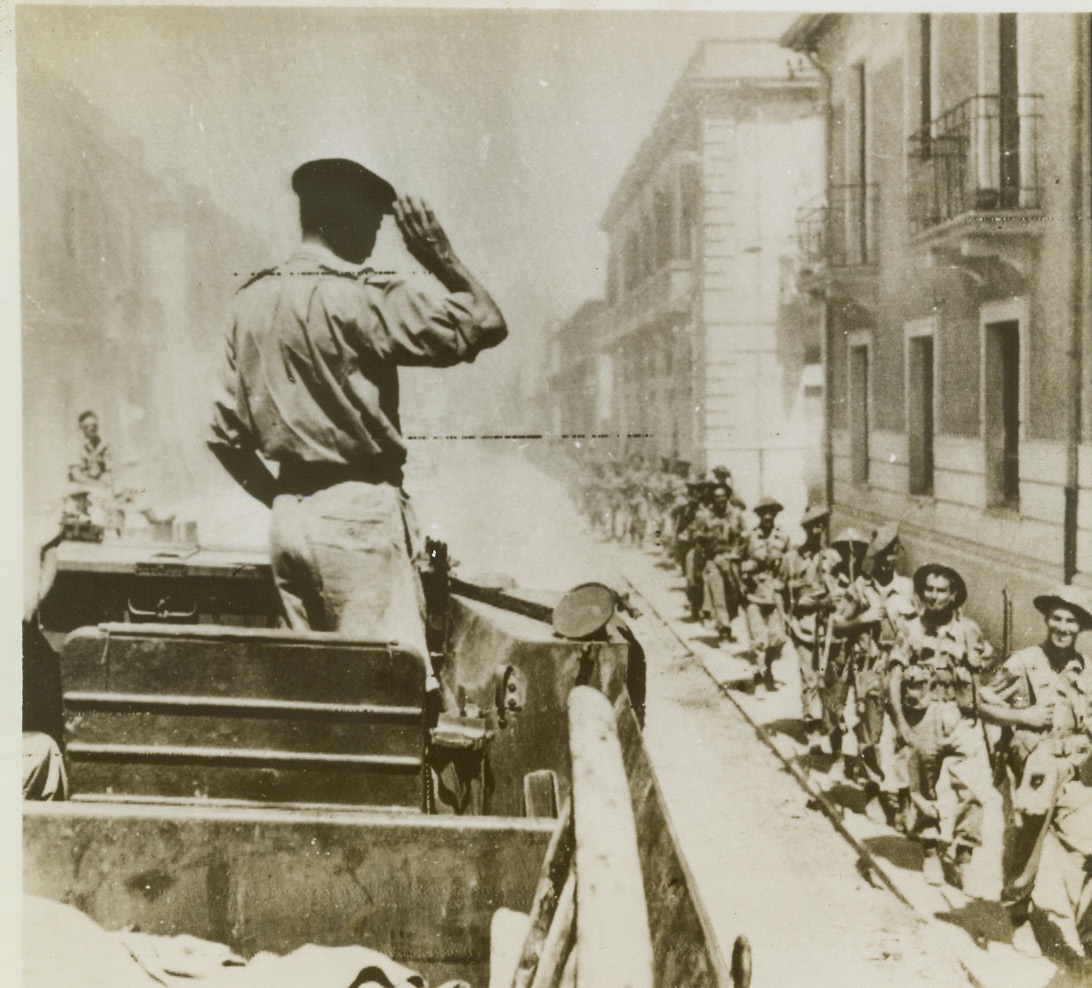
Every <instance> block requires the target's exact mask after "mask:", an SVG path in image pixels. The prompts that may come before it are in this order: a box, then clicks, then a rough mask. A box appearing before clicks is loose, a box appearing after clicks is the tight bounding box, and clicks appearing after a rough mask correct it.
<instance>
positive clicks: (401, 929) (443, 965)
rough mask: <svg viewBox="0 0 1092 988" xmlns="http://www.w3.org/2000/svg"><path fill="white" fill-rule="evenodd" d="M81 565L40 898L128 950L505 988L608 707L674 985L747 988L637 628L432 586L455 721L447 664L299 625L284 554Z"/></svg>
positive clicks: (145, 556) (511, 595)
mask: <svg viewBox="0 0 1092 988" xmlns="http://www.w3.org/2000/svg"><path fill="white" fill-rule="evenodd" d="M55 562H56V577H55V580H54V582H53V585H52V588H51V590H50V592H49V593H48V594H47V595H46V596H45V598H44V599H43V600H42V603H41V606H40V608H39V615H40V621H41V626H42V629H43V631H44V632H45V635H46V638H47V639H49V640H50V641H51V643H52V644H53V645H54V646H55V647H56V648H57V649H58V653H59V662H60V669H61V683H62V694H63V695H62V698H61V700H60V702H61V703H62V705H63V712H64V719H65V740H66V761H67V763H68V765H69V772H70V781H71V786H72V796H71V799H70V800H69V801H67V802H61V803H40V804H32V803H27V804H25V813H24V862H25V865H24V867H25V873H24V875H25V877H24V883H25V890H26V891H27V892H29V893H33V894H38V895H43V896H46V897H48V898H53V899H57V900H60V901H64V902H67V903H70V904H73V905H76V906H78V907H79V908H80V909H81V910H83V911H84V912H85V913H87V914H88V915H90V916H91V917H92V918H93V919H95V920H96V921H98V922H99V923H100V924H101V925H103V926H104V927H106V928H107V929H113V928H120V927H122V926H125V925H135V926H137V927H138V928H139V929H142V930H144V931H146V932H151V933H162V934H168V933H189V934H192V935H195V936H199V937H203V938H206V939H210V940H215V941H219V942H224V943H227V944H229V945H230V946H231V947H232V948H233V949H235V950H236V951H238V952H240V953H241V954H243V955H245V956H250V955H252V954H254V953H255V952H257V951H261V950H271V951H275V952H279V953H284V952H287V951H289V950H292V949H294V948H295V947H298V946H300V945H302V944H304V943H320V944H326V945H337V944H350V943H362V944H365V945H367V946H369V947H372V948H374V949H377V950H381V951H384V952H386V953H388V954H390V955H391V956H392V957H393V958H395V959H396V960H398V961H399V962H401V963H403V964H406V965H408V966H411V967H415V968H417V969H418V970H420V971H421V972H422V973H423V974H424V975H425V976H426V977H427V978H428V979H429V981H430V982H431V983H433V984H438V983H441V982H442V981H444V980H446V979H449V978H463V979H466V980H469V981H470V982H471V983H472V984H475V985H484V984H486V983H487V982H488V979H489V956H490V936H489V934H490V922H491V918H492V916H493V914H494V912H495V911H496V910H497V909H499V908H501V907H506V908H510V909H514V910H520V911H528V910H530V909H531V907H532V900H533V899H534V897H535V894H536V888H537V887H538V885H539V884H540V881H541V874H540V873H541V871H542V868H543V859H544V855H545V854H546V852H547V848H548V845H549V844H550V842H551V838H552V837H554V835H555V833H556V832H557V831H558V829H559V821H558V818H559V817H560V816H562V814H563V808H564V807H566V806H567V805H569V801H570V797H571V794H572V769H571V764H572V759H573V757H574V756H573V754H572V752H571V751H570V744H569V734H570V729H569V724H568V720H567V717H568V715H567V712H566V704H567V699H568V697H569V695H570V693H571V691H572V690H573V689H574V687H577V686H585V687H592V688H593V689H594V690H596V691H598V692H599V693H601V694H602V695H603V696H605V697H607V698H608V699H609V701H610V703H611V704H612V705H613V706H612V709H613V716H614V721H615V725H616V730H617V737H618V744H619V746H620V751H621V758H622V761H623V762H624V766H625V769H624V777H625V782H626V783H627V784H628V789H629V793H630V799H631V806H630V809H631V812H632V815H633V821H634V825H635V828H636V839H637V847H638V850H639V857H640V869H639V870H640V872H641V875H640V877H639V881H640V883H641V884H642V885H643V888H644V893H645V899H646V902H647V915H648V933H647V935H648V936H649V937H650V941H651V949H652V972H651V975H652V981H651V982H650V983H652V984H655V985H657V986H665V988H666V986H668V985H676V986H690V985H693V986H695V988H697V986H703V988H704V986H717V985H727V984H729V983H730V982H729V974H728V972H727V968H726V966H725V964H724V962H723V960H722V958H721V955H720V952H719V949H718V946H717V944H716V942H715V939H714V938H713V935H712V933H711V929H710V926H709V922H708V920H707V918H706V916H705V914H704V912H703V911H702V908H701V905H700V903H699V901H698V899H697V897H696V894H695V886H694V882H693V878H692V876H691V875H690V873H689V872H688V870H687V867H686V864H685V861H684V860H683V858H682V856H681V854H680V852H679V848H678V843H677V840H676V839H675V836H674V833H673V831H672V829H671V825H670V822H669V820H668V818H667V814H666V810H665V806H664V803H663V799H662V796H661V795H660V792H659V789H658V787H657V784H656V781H655V778H654V775H653V773H652V769H651V765H650V763H649V759H648V755H647V752H646V751H645V748H644V744H643V742H642V739H641V733H640V726H639V717H638V713H639V712H640V707H641V705H642V703H643V684H644V679H643V671H644V668H643V665H644V657H643V654H642V653H641V650H640V647H639V645H638V644H637V642H636V640H635V639H634V637H633V635H632V634H631V633H630V631H629V629H628V628H627V626H626V625H625V623H624V622H623V620H622V619H621V617H620V616H619V615H618V614H617V613H615V614H612V615H611V616H610V617H609V619H608V620H607V621H606V622H605V624H604V625H603V627H602V628H601V629H600V630H598V631H597V632H595V633H594V634H592V635H591V636H589V637H587V638H584V639H571V638H563V637H561V636H560V635H559V634H558V633H557V632H556V631H555V630H554V628H553V627H552V625H551V623H550V615H551V614H552V613H553V605H554V604H556V603H557V599H558V598H559V597H560V595H558V594H548V593H531V592H527V591H517V590H515V589H511V588H508V589H501V588H498V587H496V586H494V587H483V586H480V585H476V584H471V583H462V582H460V581H458V580H452V579H449V578H448V576H447V574H446V572H445V571H444V570H443V569H442V568H441V570H440V571H439V572H438V573H433V574H432V575H431V578H429V577H428V576H427V575H426V590H427V591H428V596H429V598H430V600H429V602H430V609H429V615H430V626H429V633H430V647H432V648H433V649H434V651H433V662H434V665H435V666H436V669H437V672H438V675H439V678H440V680H441V683H442V686H443V697H444V703H443V709H442V710H441V709H437V705H436V704H435V703H434V702H433V700H432V699H431V695H426V693H425V688H424V683H425V669H426V665H425V662H426V659H425V657H424V656H421V655H415V654H413V652H412V651H411V650H407V649H405V648H402V647H400V646H399V645H398V644H397V643H390V642H363V641H356V640H352V639H346V638H344V637H341V636H337V635H331V634H322V633H309V634H302V635H301V634H298V633H290V632H286V631H283V630H278V629H276V628H274V627H273V625H274V623H275V614H276V601H275V597H274V594H273V588H272V581H271V578H270V575H269V570H268V563H267V561H266V560H265V559H263V558H262V557H261V556H260V555H258V554H250V553H242V552H235V551H222V552H215V551H211V550H204V549H199V548H197V547H194V546H172V545H161V546H156V545H142V546H130V547H126V546H121V545H111V544H103V545H92V544H86V543H84V544H80V543H65V542H62V543H61V544H60V545H59V546H58V547H57V558H56V560H55ZM62 642H63V643H62ZM635 707H637V711H635V709H634V708H635ZM585 802H586V801H585ZM586 816H587V813H585V817H586ZM577 830H578V839H579V828H577ZM555 843H556V841H555ZM589 908H590V907H589ZM620 935H623V936H624V934H620ZM589 988H590V985H589Z"/></svg>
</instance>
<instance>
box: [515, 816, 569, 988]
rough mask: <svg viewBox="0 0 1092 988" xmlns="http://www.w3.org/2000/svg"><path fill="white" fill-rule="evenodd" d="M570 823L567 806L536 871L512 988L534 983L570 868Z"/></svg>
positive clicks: (526, 987) (523, 987)
mask: <svg viewBox="0 0 1092 988" xmlns="http://www.w3.org/2000/svg"><path fill="white" fill-rule="evenodd" d="M572 821H573V816H572V803H571V802H566V803H565V807H564V809H563V810H562V811H561V819H560V820H558V822H557V827H556V829H555V830H554V833H553V836H552V837H551V838H550V846H549V847H548V848H547V849H546V856H545V857H544V858H543V859H542V867H541V868H540V869H539V876H538V884H537V885H536V886H535V896H534V899H533V900H532V902H531V916H530V923H529V925H528V928H527V937H526V939H525V940H524V942H523V949H522V950H521V951H520V957H519V963H518V964H517V965H516V975H515V978H514V979H513V981H512V985H513V988H530V985H531V982H532V981H533V980H534V976H535V969H536V968H537V967H538V962H539V957H540V956H541V955H542V948H543V944H544V943H545V942H546V935H547V933H548V932H549V929H550V923H551V922H552V920H553V915H554V912H555V910H556V908H557V901H558V897H559V896H560V895H561V890H562V888H563V887H564V885H565V882H566V880H567V878H568V875H569V872H570V869H571V866H572V854H573V825H572Z"/></svg>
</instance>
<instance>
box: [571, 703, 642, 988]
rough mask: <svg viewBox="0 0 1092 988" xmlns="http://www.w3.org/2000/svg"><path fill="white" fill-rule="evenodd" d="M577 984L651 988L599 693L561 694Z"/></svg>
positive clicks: (637, 874)
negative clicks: (564, 697) (565, 713)
mask: <svg viewBox="0 0 1092 988" xmlns="http://www.w3.org/2000/svg"><path fill="white" fill-rule="evenodd" d="M569 751H570V757H571V762H572V787H573V796H572V800H573V827H574V830H575V834H576V849H575V851H574V858H575V862H576V901H577V911H576V926H577V935H576V939H577V946H576V950H577V955H576V976H577V983H578V984H582V985H588V986H589V988H590V986H593V985H594V986H595V988H652V985H653V978H652V964H653V960H652V940H651V937H650V935H649V925H648V909H647V906H646V904H645V889H644V882H643V879H642V875H641V859H640V854H639V853H638V848H637V830H636V825H635V823H634V818H633V810H632V807H631V804H630V793H629V784H628V781H627V779H626V770H625V765H624V763H623V761H622V749H621V746H620V744H619V741H618V734H617V731H616V729H615V726H614V710H613V708H612V707H611V704H610V701H609V700H607V698H606V697H605V696H603V694H602V693H600V692H599V691H598V690H594V689H592V688H591V687H588V686H577V687H576V688H574V689H573V691H572V692H571V693H570V694H569Z"/></svg>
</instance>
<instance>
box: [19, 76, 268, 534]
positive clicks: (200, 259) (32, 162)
mask: <svg viewBox="0 0 1092 988" xmlns="http://www.w3.org/2000/svg"><path fill="white" fill-rule="evenodd" d="M18 110H19V116H20V126H19V166H20V167H19V172H20V174H19V208H20V228H21V229H20V233H21V237H20V255H21V256H20V263H21V282H22V284H21V288H22V323H23V325H22V360H23V426H24V429H23V440H24V494H25V505H26V512H25V513H26V529H27V532H26V535H27V541H28V544H30V545H31V546H33V545H34V544H35V543H38V544H40V542H41V541H42V540H43V538H48V537H50V536H51V535H52V534H54V532H55V531H56V527H57V524H58V519H59V512H60V504H61V499H62V497H63V495H64V493H65V483H66V479H67V471H68V466H69V464H70V463H71V462H72V459H73V454H74V453H75V452H76V451H77V450H78V449H79V444H80V436H79V432H78V430H77V424H76V417H77V416H78V415H79V414H80V412H82V411H84V410H86V409H92V410H94V411H96V412H97V413H98V416H99V419H100V421H101V424H102V431H103V435H104V438H105V439H106V440H107V442H108V443H109V445H110V446H111V448H112V451H113V453H114V466H115V472H116V473H117V474H118V483H119V484H121V485H123V486H130V485H131V486H138V487H142V488H146V489H148V490H150V491H151V492H152V496H154V497H159V498H167V499H168V500H170V501H173V500H175V499H179V498H182V497H184V496H187V495H190V494H193V493H195V491H196V490H199V489H200V484H201V482H202V480H203V479H205V478H207V477H208V476H209V475H210V473H211V471H212V470H215V469H218V468H217V467H216V464H215V461H213V460H212V459H211V457H209V455H208V453H207V451H206V450H205V448H204V442H203V433H204V428H205V427H206V422H207V419H208V415H209V407H210V404H209V403H210V399H211V394H212V389H213V383H214V379H215V372H216V369H217V368H218V365H219V361H220V359H221V357H222V347H223V328H224V327H223V319H224V318H225V312H226V304H227V301H228V300H229V299H230V298H231V294H232V292H233V291H234V289H235V288H236V287H238V285H239V283H240V281H241V280H242V277H243V276H244V274H245V272H247V271H248V270H254V269H257V268H259V267H260V266H261V262H262V261H264V260H265V258H266V257H267V256H268V245H267V244H265V243H263V242H261V241H260V240H259V239H258V238H256V237H253V236H248V235H247V232H246V231H244V230H243V229H242V228H241V227H240V225H239V224H238V223H236V222H235V221H233V220H232V219H231V218H230V217H228V216H227V215H226V214H225V213H223V212H222V211H221V210H219V209H217V208H216V207H215V206H214V205H213V204H212V203H211V202H209V201H208V197H207V195H206V194H205V193H203V192H202V191H201V190H199V189H197V188H195V187H193V186H191V185H189V184H187V183H186V182H184V181H182V180H181V179H179V178H178V177H177V176H172V175H169V174H165V173H163V172H162V171H161V170H158V169H155V168H153V167H151V166H150V165H149V164H148V163H147V162H146V161H145V160H144V157H143V155H142V153H141V151H140V149H139V147H138V146H137V145H136V144H135V142H134V141H133V139H132V137H131V136H130V135H128V134H126V133H125V132H124V130H123V129H122V128H121V127H120V126H119V125H118V124H117V123H115V122H114V121H113V120H111V119H110V118H109V117H108V116H106V115H105V114H104V113H102V112H101V111H99V110H98V109H97V108H95V107H94V106H92V105H91V104H90V103H89V102H88V100H87V98H86V97H85V96H84V95H83V94H82V93H80V92H79V91H78V90H77V89H76V88H74V87H72V86H70V85H68V84H67V83H65V82H63V81H62V80H60V79H59V78H57V77H56V76H55V75H54V74H53V73H52V72H51V71H50V70H49V69H48V68H47V67H46V66H44V65H42V64H40V63H38V62H36V61H35V60H33V59H30V58H24V59H22V60H21V61H20V64H19V92H18Z"/></svg>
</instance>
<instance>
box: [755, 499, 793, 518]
mask: <svg viewBox="0 0 1092 988" xmlns="http://www.w3.org/2000/svg"><path fill="white" fill-rule="evenodd" d="M751 510H752V511H754V513H755V514H756V515H759V516H760V517H761V516H762V515H764V514H771V515H777V514H780V513H781V512H782V511H784V510H785V506H784V505H783V504H782V503H781V502H780V501H778V500H777V498H773V497H764V498H763V499H762V500H761V501H759V502H758V504H756V505H755V506H754V507H753V508H752V509H751Z"/></svg>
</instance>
